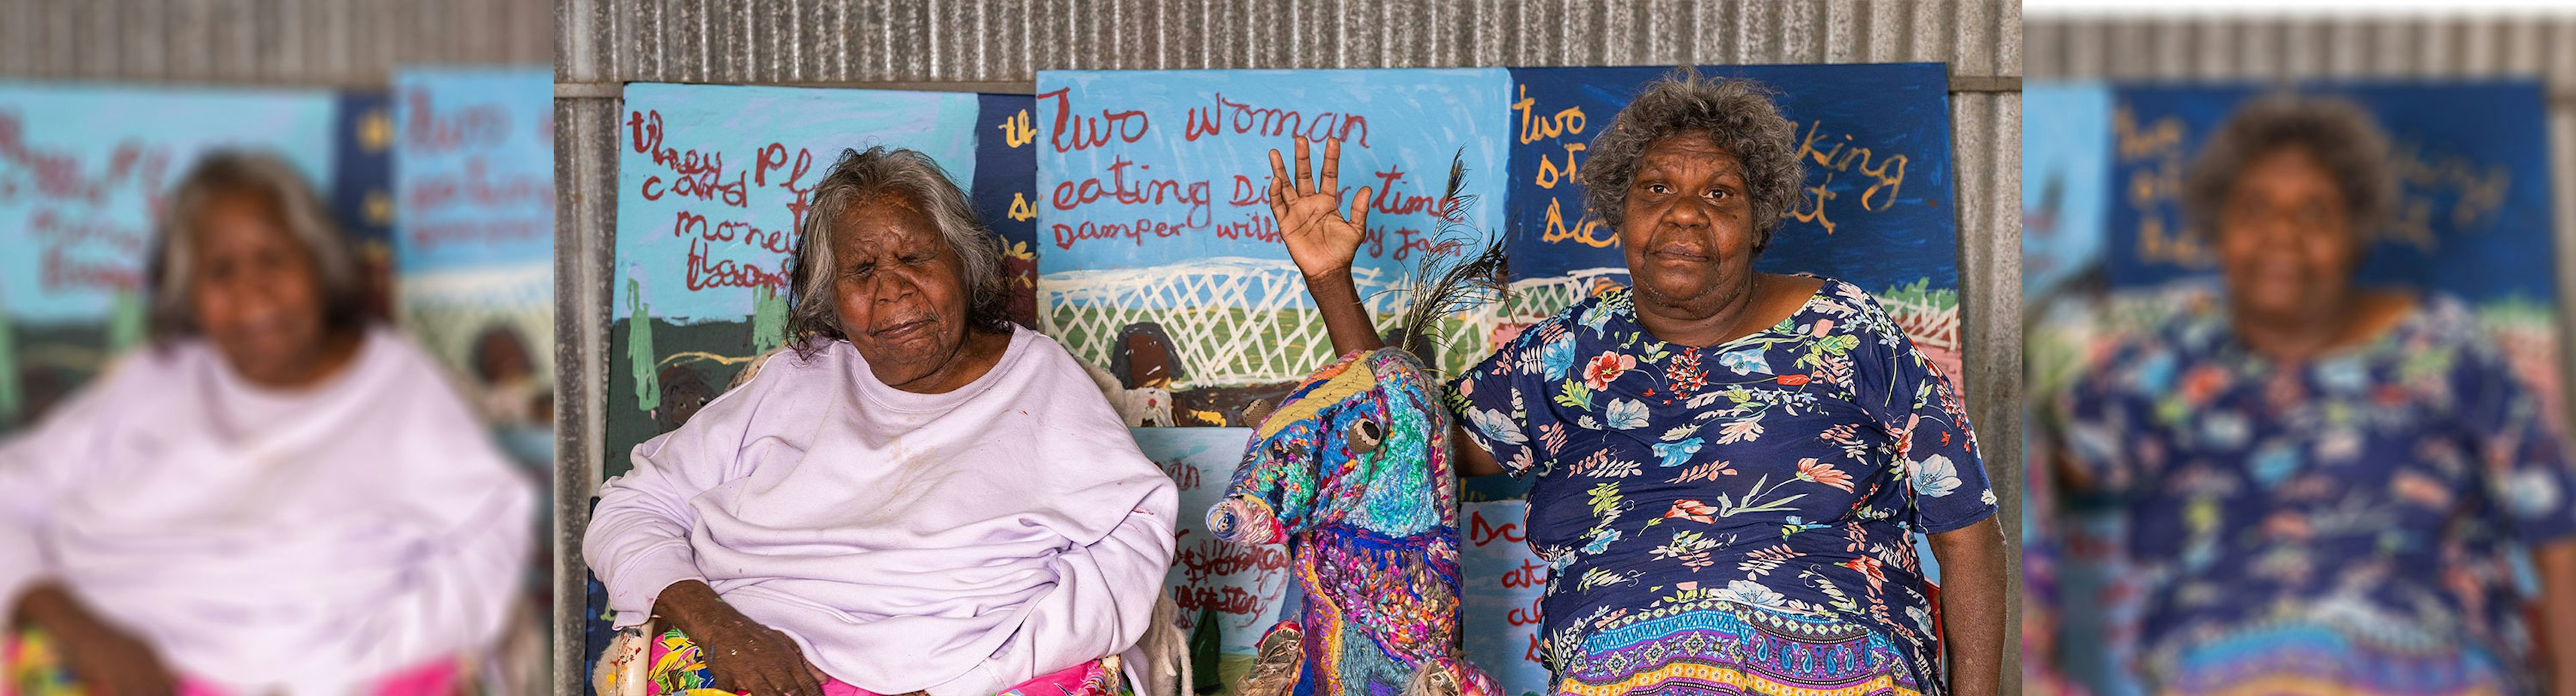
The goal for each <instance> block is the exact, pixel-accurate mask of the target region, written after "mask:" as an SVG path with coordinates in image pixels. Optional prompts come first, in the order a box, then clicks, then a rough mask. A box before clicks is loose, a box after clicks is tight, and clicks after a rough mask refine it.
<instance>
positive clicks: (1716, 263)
mask: <svg viewBox="0 0 2576 696" xmlns="http://www.w3.org/2000/svg"><path fill="white" fill-rule="evenodd" d="M1753 238H1754V225H1753V200H1752V199H1751V198H1748V197H1746V195H1745V181H1744V166H1743V164H1742V163H1741V162H1738V161H1737V160H1736V158H1735V154H1734V153H1731V152H1727V151H1726V150H1724V149H1722V148H1719V147H1718V146H1717V143H1716V142H1714V141H1713V140H1711V139H1710V138H1709V137H1708V136H1706V135H1676V136H1672V137H1668V138H1665V139H1662V140H1658V141H1655V142H1654V143H1653V144H1651V145H1648V146H1647V147H1646V154H1645V156H1644V157H1642V158H1640V159H1639V160H1638V162H1637V175H1636V177H1635V178H1634V179H1633V180H1631V181H1630V182H1629V183H1628V204H1627V210H1626V221H1625V222H1624V223H1622V224H1621V225H1620V228H1619V244H1620V246H1621V247H1622V248H1623V250H1624V251H1625V252H1626V254H1627V257H1628V275H1629V276H1630V278H1631V279H1633V280H1634V281H1635V282H1636V287H1637V293H1638V294H1639V295H1640V296H1641V298H1642V299H1647V300H1650V301H1652V302H1653V303H1654V304H1658V305H1662V306H1667V307H1676V308H1683V309H1689V310H1697V311H1704V312H1709V313H1713V312H1715V311H1716V310H1717V308H1718V307H1719V306H1720V305H1721V304H1722V300H1723V299H1724V298H1725V297H1726V295H1725V294H1722V293H1721V292H1720V291H1721V289H1722V288H1742V287H1745V284H1746V283H1747V282H1749V281H1750V279H1751V278H1752V273H1753Z"/></svg>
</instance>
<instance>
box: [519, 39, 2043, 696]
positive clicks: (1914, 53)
mask: <svg viewBox="0 0 2576 696" xmlns="http://www.w3.org/2000/svg"><path fill="white" fill-rule="evenodd" d="M557 27H558V28H559V30H560V32H561V33H560V39H559V41H558V42H557V47H558V52H557V54H556V60H557V62H556V80H557V82H558V84H557V88H556V95H557V97H558V100H557V101H556V106H555V108H556V127H557V128H558V133H557V136H556V143H557V149H556V158H557V162H558V165H557V170H556V171H557V189H556V190H557V191H558V192H559V194H558V195H559V196H560V200H561V203H560V205H559V207H558V208H557V214H558V215H559V216H560V217H559V220H560V225H559V226H558V229H557V234H558V235H559V237H558V239H559V240H560V246H559V247H558V249H559V251H558V266H557V273H556V278H557V283H558V297H557V303H558V304H557V306H558V308H559V313H558V316H557V321H558V322H559V323H560V324H559V327H558V331H559V332H560V333H559V335H560V336H562V337H563V338H564V343H563V344H562V346H561V347H560V348H559V350H561V351H562V352H563V353H562V354H561V355H560V356H558V362H557V364H559V365H566V366H579V372H577V373H576V372H573V371H571V370H567V371H566V372H564V373H563V374H562V375H561V376H560V381H559V388H560V389H561V390H562V391H561V393H560V394H559V395H558V398H559V401H558V403H559V404H562V406H563V408H562V409H561V411H560V412H559V414H560V418H561V420H560V421H559V424H560V425H561V430H560V432H559V434H558V437H559V438H560V442H561V443H562V446H561V447H559V448H558V451H559V452H560V453H561V454H560V455H559V456H560V457H561V459H560V460H559V461H560V465H561V466H560V468H559V470H558V471H559V474H560V475H561V476H563V477H564V478H563V479H562V480H561V481H560V483H561V484H562V486H561V489H562V491H561V492H562V493H563V496H564V498H563V500H562V503H563V507H562V509H561V510H560V511H559V512H560V514H559V515H558V517H557V519H559V520H562V527H561V528H560V530H561V532H562V534H563V536H561V537H559V539H558V541H559V546H558V548H559V553H561V554H563V558H564V560H565V562H566V563H568V564H570V565H569V566H568V567H567V568H568V570H569V571H570V572H567V573H564V574H563V575H562V576H561V577H564V578H566V581H567V582H578V581H577V579H578V578H580V577H582V574H581V572H580V570H579V568H580V566H579V563H580V561H579V553H580V541H581V538H580V532H581V528H582V525H583V523H584V522H586V521H587V512H588V504H587V502H588V501H587V491H589V490H591V489H592V488H593V487H594V486H595V485H596V484H597V482H598V474H597V473H596V472H597V471H598V466H599V461H600V458H601V455H602V452H601V451H600V450H601V437H600V433H601V428H602V425H601V422H600V419H599V417H598V415H596V414H599V413H601V412H602V411H601V409H602V408H603V406H604V402H603V401H602V400H601V399H602V396H601V394H600V393H599V391H600V389H599V388H598V387H599V385H604V384H606V383H607V377H606V375H607V373H606V372H605V363H604V362H603V361H602V358H603V357H604V356H603V355H602V354H603V353H604V352H605V351H606V349H607V337H606V335H605V331H606V328H607V321H608V317H607V314H606V312H607V311H608V303H607V302H606V300H605V298H606V297H607V293H608V291H609V287H608V284H607V283H608V280H609V277H610V275H609V273H610V261H609V258H610V257H609V253H610V252H609V250H610V244H609V240H610V237H611V235H612V234H613V233H614V230H615V228H616V196H615V194H614V188H615V181H616V171H617V170H616V167H617V159H616V146H617V135H616V127H617V117H618V114H619V105H618V100H617V96H618V94H619V86H620V85H622V84H623V83H626V82H636V81H663V82H709V83H761V84H789V85H817V86H839V87H881V88H883V87H896V88H913V89H974V90H985V91H1027V90H1029V89H1031V88H1032V87H1033V86H1034V83H1035V80H1036V77H1037V75H1036V71H1038V70H1052V69H1209V68H1396V67H1462V66H1541V65H1672V64H1679V63H1705V64H1729V63H1732V64H1759V63H1818V62H1824V63H1851V62H1898V61H1942V62H1947V63H1949V64H1950V65H1951V73H1952V89H1953V94H1952V110H1953V119H1954V121H1953V124H1954V125H1953V128H1954V129H1955V130H1954V142H1955V145H1954V147H1955V148H1956V153H1955V155H1956V160H1955V161H1956V162H1957V164H1958V166H1957V171H1958V172H1959V174H1958V177H1959V178H1958V181H1957V184H1958V188H1959V192H1958V193H1959V200H1960V229H1961V237H1962V239H1961V244H1960V264H1961V268H1960V271H1961V272H1960V278H1961V282H1962V284H1963V286H1964V287H1962V288H1961V290H1962V294H1963V295H1964V298H1963V300H1962V304H1963V305H1964V307H1963V309H1964V312H1965V314H1966V322H1965V323H1966V326H1965V328H1964V333H1965V336H1964V339H1965V340H1966V341H1967V344H1968V345H1967V351H1968V354H1969V361H1970V367H1969V368H1968V369H1969V373H1970V374H1968V375H1967V379H1966V381H1967V383H1968V384H1969V385H1970V394H1969V402H1970V408H1971V411H1972V412H1973V414H1972V415H1973V417H1974V418H1975V419H1976V422H1977V424H1978V425H1979V426H1980V427H1978V431H1979V435H1980V439H1981V441H1982V442H1983V443H1984V444H1985V446H1986V447H1987V449H1986V457H1987V459H1986V465H1987V466H1988V467H1989V469H1990V470H1991V472H1992V473H1993V478H1994V480H1995V483H1996V485H1997V488H1998V491H1997V494H1998V495H2000V496H2003V498H2004V499H2005V500H2010V501H2018V500H2020V498H2021V496H2020V495H2019V493H2020V479H2021V477H2020V475H2019V474H2018V471H2019V468H2020V467H2019V462H2020V448H2019V446H2018V443H2019V439H2020V432H2019V428H2018V423H2017V421H2018V420H2019V419H2018V417H2017V414H2016V413H2015V410H2014V407H2013V404H2014V403H2016V401H2017V400H2018V399H2019V383H2020V371H2021V367H2020V366H2021V352H2020V340H2021V331H2020V327H2019V324H2018V316H2019V313H2020V295H2019V293H2020V287H2021V283H2020V277H2021V266H2020V258H2021V255H2020V243H2021V218H2020V205H2019V203H2018V201H2019V199H2020V171H2021V157H2020V155H2021V97H2020V75H2021V63H2022V54H2021V45H2022V42H2021V32H2020V27H2021V7H2020V4H2019V3H2018V2H2010V1H2005V2H1992V1H1988V0H1965V1H1962V2H1907V1H1899V0H1877V1H1870V0H1795V1H1792V2H1721V1H1717V0H1707V1H1691V0H1647V1H1643V2H1604V1H1552V2H1503V1H1497V0H1433V1H1429V2H1369V1H1355V0H1328V1H1315V0H1304V1H1295V0H1291V1H1287V2H1274V1H1265V0H1222V1H1221V0H1125V1H1114V2H1078V1H1075V0H1036V1H1034V2H1025V3H1022V2H960V1H936V0H934V1H926V2H924V1H915V2H894V1H889V0H776V1H772V2H745V3H708V2H694V1H677V0H564V1H563V2H562V3H560V14H559V15H558V17H557ZM2002 523H2003V528H2004V529H2007V530H2010V529H2017V528H2019V526H2020V520H2019V510H2018V509H2017V508H2014V507H2012V506H2009V505H2008V506H2007V508H2006V517H2005V518H2004V519H2003V520H2002ZM2017 557H2018V554H2016V558H2017ZM2013 568H2014V578H2013V586H2014V587H2016V588H2017V587H2018V586H2019V584H2020V583H2019V564H2018V563H2015V564H2013ZM580 590H581V588H580V586H579V585H578V584H574V585H571V586H569V587H566V588H564V590H563V593H562V594H560V595H558V596H562V597H567V598H570V597H578V596H580ZM2014 597H2015V599H2014V602H2013V603H2014V604H2015V605H2017V604H2018V602H2019V600H2018V593H2017V591H2016V594H2015V595H2014ZM567 609H568V610H570V611H574V612H578V611H579V609H578V604H571V605H570V606H568V607H567ZM568 625H572V626H577V624H568ZM2007 625H2008V626H2015V627H2017V626H2018V622H2017V621H2013V622H2008V624H2007ZM574 630H575V631H576V632H575V633H572V634H569V635H567V636H566V640H565V642H564V643H563V644H564V645H567V646H578V645H580V641H579V639H578V635H579V634H578V633H577V630H578V629H577V628H575V629H574ZM2014 630H2015V633H2014V635H2015V636H2018V629H2017V628H2015V629H2014ZM2018 644H2019V641H2018V639H2017V637H2016V638H2015V639H2013V640H2011V641H2010V642H2008V643H2007V644H2006V645H2007V651H2006V652H2007V654H2008V655H2013V654H2015V653H2017V652H2018V651H2017V650H2013V649H2010V648H2009V646H2012V645H2018ZM559 659H561V660H565V661H564V662H559V665H560V669H559V671H558V673H559V674H577V673H578V670H577V669H574V667H575V664H574V663H573V662H570V661H571V660H577V659H578V656H577V655H574V654H570V653H561V654H559ZM2012 664H2017V662H2015V663H2012ZM2006 671H2007V680H2008V683H2007V685H2006V691H2005V693H2013V692H2015V691H2018V679H2017V677H2018V673H2019V668H2018V667H2017V666H2012V665H2011V664H2008V669H2007V670H2006ZM559 688H561V689H565V690H568V691H567V693H569V692H570V691H569V690H577V689H579V688H580V687H579V685H578V684H574V683H571V682H567V683H564V684H562V685H560V687H559Z"/></svg>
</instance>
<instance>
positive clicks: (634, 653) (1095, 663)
mask: <svg viewBox="0 0 2576 696" xmlns="http://www.w3.org/2000/svg"><path fill="white" fill-rule="evenodd" d="M637 643H642V644H641V645H637ZM621 653H622V654H621ZM639 657H640V658H642V659H643V660H644V662H643V663H642V665H641V667H642V669H641V670H640V672H641V676H642V679H641V680H640V681H638V682H634V683H630V682H627V681H626V680H625V678H624V677H623V676H622V675H627V674H635V673H637V671H636V670H629V669H625V668H624V666H623V665H620V664H619V661H620V660H631V659H635V658H639ZM600 661H601V663H602V664H601V669H600V670H599V674H598V675H597V676H596V677H595V679H596V681H595V682H594V684H593V687H594V688H595V689H597V691H598V696H733V692H730V691H723V690H719V689H716V688H714V684H715V674H714V673H713V672H710V671H708V670H707V661H706V660H705V659H704V658H702V657H700V656H699V654H698V645H697V643H695V642H692V641H690V640H689V636H688V635H687V634H683V633H681V632H680V631H679V630H678V629H672V630H669V631H664V632H662V633H661V634H660V635H659V636H657V637H655V638H653V639H652V640H650V641H649V642H646V641H643V635H642V633H641V632H639V631H637V630H636V629H627V630H626V631H625V632H623V633H621V634H620V635H619V636H618V639H617V641H616V642H615V643H614V644H612V645H610V646H609V649H608V654H606V655H602V656H601V657H600ZM1126 681H1127V680H1126V679H1125V678H1124V677H1123V676H1121V675H1120V673H1119V668H1118V657H1117V656H1115V655H1112V656H1109V657H1104V658H1101V659H1097V660H1092V661H1090V662H1085V663H1082V664H1079V665H1074V666H1072V667H1068V668H1065V669H1063V670H1059V671H1057V672H1055V673H1053V674H1045V675H1040V676H1039V677H1038V678H1036V679H1031V680H1028V681H1026V682H1021V683H1020V684H1019V685H1018V686H1013V687H1011V688H1009V689H1005V690H1003V691H1002V692H1001V693H999V694H997V695H996V696H1133V694H1132V693H1131V692H1129V691H1127V690H1126ZM639 687H640V688H639ZM823 696H878V694H876V693H875V692H872V691H868V690H866V689H861V688H859V687H856V686H852V685H850V684H848V683H846V682H842V681H841V680H838V679H831V678H825V680H824V681H823Z"/></svg>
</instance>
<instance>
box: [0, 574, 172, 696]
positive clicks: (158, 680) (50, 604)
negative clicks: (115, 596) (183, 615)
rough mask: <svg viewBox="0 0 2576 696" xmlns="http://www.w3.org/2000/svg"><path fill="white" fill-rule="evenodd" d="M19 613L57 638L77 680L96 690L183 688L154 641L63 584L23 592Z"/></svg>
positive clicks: (162, 693) (133, 693) (149, 694)
mask: <svg viewBox="0 0 2576 696" xmlns="http://www.w3.org/2000/svg"><path fill="white" fill-rule="evenodd" d="M16 613H17V616H18V618H19V619H20V620H23V621H26V622H27V623H31V624H34V625H36V626H37V627H40V628H43V629H44V630H45V634H46V635H47V636H50V637H52V638H53V641H54V643H55V644H56V645H57V646H59V648H60V650H61V651H62V654H63V662H64V663H65V666H67V667H69V668H71V674H72V678H73V680H74V681H77V682H79V683H80V684H81V685H83V686H85V687H88V690H89V691H90V692H91V693H101V694H113V695H114V696H168V695H169V694H171V693H174V692H176V691H177V690H178V686H179V680H178V678H176V677H174V676H172V675H171V674H170V669H169V667H168V666H166V665H163V664H161V656H160V655H159V654H158V653H155V652H153V650H152V646H151V645H150V644H147V643H144V642H143V639H142V638H141V637H139V636H136V635H134V634H133V633H129V632H127V631H125V630H124V629H122V628H119V627H117V626H116V624H114V623H111V622H109V621H107V620H106V619H103V618H100V617H99V616H98V615H97V614H95V613H93V612H91V611H90V610H89V607H87V606H85V605H82V604H81V602H80V600H79V599H78V598H75V597H73V596H72V595H71V593H70V592H66V591H64V590H63V588H62V586H60V585H57V584H54V583H41V584H38V585H36V586H35V587H33V588H30V589H29V590H27V591H26V592H25V593H24V594H21V595H20V596H19V599H18V604H17V612H16Z"/></svg>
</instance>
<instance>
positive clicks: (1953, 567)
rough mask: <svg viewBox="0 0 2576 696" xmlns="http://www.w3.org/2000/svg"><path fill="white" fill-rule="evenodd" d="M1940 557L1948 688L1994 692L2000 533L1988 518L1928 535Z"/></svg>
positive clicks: (1963, 693)
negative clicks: (1948, 668)
mask: <svg viewBox="0 0 2576 696" xmlns="http://www.w3.org/2000/svg"><path fill="white" fill-rule="evenodd" d="M1931 538H1932V556H1933V557H1934V558H1937V559H1939V560H1940V562H1941V607H1940V609H1941V624H1942V627H1943V631H1944V632H1945V633H1946V634H1947V635H1946V636H1944V640H1943V643H1944V645H1946V646H1947V649H1948V653H1949V658H1950V672H1949V674H1950V690H1951V693H1954V694H1958V695H1960V696H1995V689H1996V688H1997V687H1998V686H1999V684H2000V682H2001V680H2002V679H2003V646H2004V580H2005V578H2004V574H2005V568H2004V539H2003V532H2002V531H2001V527H1999V526H1998V525H1997V524H1996V523H1995V520H1994V518H1992V517H1989V518H1986V519H1985V520H1984V521H1981V522H1978V523H1976V524H1972V525H1969V526H1967V527H1964V528H1960V529H1954V530H1951V531H1947V532H1942V533H1939V534H1934V535H1932V537H1931Z"/></svg>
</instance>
